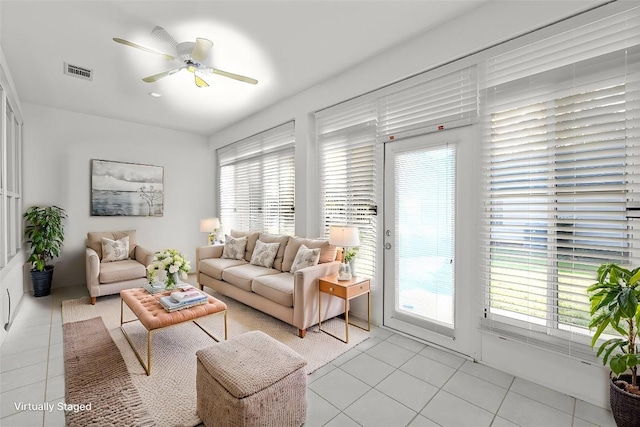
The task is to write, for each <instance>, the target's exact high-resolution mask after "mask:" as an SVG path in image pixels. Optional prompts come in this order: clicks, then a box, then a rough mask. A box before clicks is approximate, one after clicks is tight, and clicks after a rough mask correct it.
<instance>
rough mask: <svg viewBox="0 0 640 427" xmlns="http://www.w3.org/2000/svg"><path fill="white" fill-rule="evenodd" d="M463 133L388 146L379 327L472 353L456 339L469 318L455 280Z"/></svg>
mask: <svg viewBox="0 0 640 427" xmlns="http://www.w3.org/2000/svg"><path fill="white" fill-rule="evenodd" d="M463 136H464V131H462V130H453V131H445V132H442V133H437V134H430V135H425V136H420V137H416V138H412V139H408V140H402V141H397V142H391V143H387V144H385V209H384V216H385V221H384V222H385V229H384V234H385V235H384V245H385V251H384V278H385V280H384V298H385V299H384V324H385V326H389V327H391V328H393V329H397V330H399V331H401V332H404V333H407V334H409V335H413V336H416V337H418V338H422V339H425V340H427V341H431V342H434V343H436V344H439V345H442V346H445V347H447V348H450V349H452V350H455V351H459V352H463V353H465V354H469V353H468V350H467V345H466V344H464V343H458V342H456V338H457V337H458V336H459V335H460V334H459V332H460V330H461V329H465V332H468V331H466V330H467V329H468V328H466V327H465V325H467V322H466V319H468V318H469V317H468V313H466V314H462V315H459V313H458V310H459V309H460V307H461V304H458V303H457V302H458V300H459V298H458V286H457V282H456V277H457V275H456V269H457V267H458V263H459V261H458V259H457V258H456V252H457V250H456V242H457V240H458V239H457V238H456V223H457V218H456V212H457V203H456V195H457V181H458V175H459V171H458V162H457V159H458V154H457V151H458V147H459V145H460V142H461V138H462V137H463ZM467 300H468V301H469V302H470V301H471V299H470V298H469V297H467ZM459 321H462V325H458V322H459ZM463 335H464V334H463Z"/></svg>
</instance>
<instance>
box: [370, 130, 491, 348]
mask: <svg viewBox="0 0 640 427" xmlns="http://www.w3.org/2000/svg"><path fill="white" fill-rule="evenodd" d="M474 132H477V130H476V129H475V127H474V126H465V127H461V128H458V129H452V130H445V131H440V132H436V133H430V134H426V135H419V136H415V137H411V138H407V139H404V140H399V141H393V142H388V143H385V149H384V170H383V176H384V186H383V196H382V199H383V206H384V209H383V211H384V218H383V219H384V220H383V221H382V223H383V224H382V239H381V246H382V247H384V245H385V244H386V243H389V242H388V240H389V237H388V236H387V235H386V232H387V230H393V227H392V226H393V222H394V220H395V218H394V205H393V202H395V200H387V199H388V197H387V194H388V193H389V187H388V186H390V185H393V184H394V180H393V168H392V167H389V166H388V165H389V164H390V162H391V161H393V151H394V150H397V151H410V150H415V149H420V148H428V147H434V146H438V145H444V144H447V143H454V144H455V145H456V187H455V209H456V215H455V225H454V227H455V228H454V230H455V243H454V266H455V269H454V283H455V287H456V288H455V303H454V304H455V305H454V307H455V308H454V316H455V317H454V324H455V326H454V337H449V336H446V335H443V334H439V333H437V332H434V331H432V330H429V329H425V328H422V327H420V326H417V325H415V324H412V323H409V322H406V321H403V320H400V319H398V318H394V317H393V311H394V305H395V289H394V287H395V277H393V276H394V273H395V271H394V270H395V268H394V262H395V258H394V252H393V251H392V250H385V249H382V252H383V255H382V260H383V263H382V264H383V269H382V270H383V272H382V277H383V291H382V294H383V295H382V299H383V315H382V320H383V325H384V326H385V327H387V328H390V329H393V330H395V331H398V332H400V333H402V334H406V335H409V336H412V337H415V338H417V339H419V340H422V341H426V342H428V343H431V344H435V345H437V346H440V347H444V348H446V349H448V350H451V351H454V352H457V353H461V354H463V355H466V356H469V357H472V358H476V355H477V354H479V348H480V334H479V331H478V329H477V323H478V322H477V319H478V315H479V313H478V311H477V310H478V308H479V307H480V306H481V305H482V304H481V303H480V302H478V301H481V299H480V296H481V290H479V289H478V286H477V285H476V282H475V276H476V271H477V270H476V265H475V262H476V261H475V260H476V259H477V256H476V253H477V250H476V249H477V237H476V234H475V233H476V231H475V230H476V224H477V221H478V218H479V215H480V213H481V210H480V208H479V200H480V199H479V190H480V187H479V185H480V184H479V182H478V180H477V179H476V178H475V177H476V176H477V174H476V170H477V167H478V166H477V164H478V159H477V157H478V156H479V154H480V149H479V147H477V145H478V141H479V139H478V138H477V137H475V136H476V135H475V133H474ZM392 233H393V231H392Z"/></svg>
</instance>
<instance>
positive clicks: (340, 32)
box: [0, 0, 484, 135]
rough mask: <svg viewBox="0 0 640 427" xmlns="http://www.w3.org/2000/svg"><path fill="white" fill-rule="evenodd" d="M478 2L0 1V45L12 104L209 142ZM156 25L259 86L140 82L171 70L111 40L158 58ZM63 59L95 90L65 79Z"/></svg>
mask: <svg viewBox="0 0 640 427" xmlns="http://www.w3.org/2000/svg"><path fill="white" fill-rule="evenodd" d="M482 1H484V0H473V1H453V0H440V1H438V0H413V1H346V0H343V1H306V0H298V1H291V0H289V1H268V0H262V1H237V0H236V1H187V0H178V1H131V0H129V1H77V0H76V1H52V0H48V1H31V0H19V1H11V0H0V44H1V46H2V50H3V51H4V54H5V57H6V59H7V63H8V64H9V70H10V73H11V75H12V77H13V81H14V83H15V86H16V91H17V93H18V97H19V98H20V101H21V102H24V103H32V104H38V105H44V106H48V107H54V108H60V109H64V110H69V111H75V112H81V113H87V114H93V115H98V116H103V117H110V118H115V119H120V120H127V121H132V122H137V123H144V124H149V125H153V126H160V127H166V128H171V129H176V130H183V131H188V132H192V133H196V134H201V135H211V134H213V133H215V132H217V131H219V130H221V129H223V128H225V127H227V126H229V125H231V124H232V123H235V122H237V121H239V120H241V119H243V118H245V117H248V116H250V115H252V114H255V113H256V112H258V111H260V110H262V109H264V108H266V107H268V106H270V105H272V104H274V103H276V102H278V101H280V100H283V99H285V98H287V97H290V96H292V95H293V94H295V93H298V92H300V91H302V90H304V89H306V88H308V87H310V86H313V85H314V84H316V83H318V82H320V81H323V80H326V79H328V78H330V77H331V76H333V75H336V74H339V73H341V72H342V71H344V70H346V69H348V68H350V67H352V66H353V65H355V64H357V63H359V62H361V61H363V60H365V59H367V58H369V57H371V56H373V55H376V54H377V53H380V52H381V51H383V50H386V49H389V48H391V47H392V46H394V45H397V44H399V43H402V42H403V41H404V40H407V39H408V38H411V37H413V36H415V35H417V34H419V33H421V32H424V31H426V30H428V29H429V28H431V27H433V26H437V25H440V24H442V23H444V22H446V21H447V20H449V19H451V18H453V17H455V16H457V15H459V14H462V13H464V12H466V11H468V10H470V9H471V8H474V7H476V6H477V5H478V4H480V3H481V2H482ZM155 25H160V26H162V27H164V28H165V29H166V30H167V32H169V33H170V34H171V35H172V36H173V37H174V38H175V39H176V40H177V41H178V42H182V41H195V38H196V37H203V38H208V39H209V40H211V41H213V43H214V46H213V49H212V51H211V54H210V56H209V58H208V60H207V63H208V65H211V66H213V67H216V68H219V69H222V70H225V71H230V72H233V73H238V74H243V75H247V76H250V77H254V78H256V79H258V81H259V82H258V84H257V85H255V86H254V85H250V84H246V83H242V82H238V81H235V80H231V79H228V78H224V77H220V76H214V77H211V78H209V79H208V81H209V84H210V86H209V87H208V88H197V87H196V86H195V84H194V82H193V75H192V74H190V73H188V72H186V71H183V72H181V73H179V74H176V75H173V76H169V77H167V78H165V79H163V80H161V81H158V82H156V83H145V82H143V81H142V80H141V79H142V78H143V77H146V76H149V75H153V74H157V73H159V72H162V71H165V70H169V69H172V68H175V66H176V65H177V63H176V62H172V61H167V60H165V59H163V58H162V57H160V56H158V55H154V54H151V53H147V52H144V51H141V50H138V49H134V48H131V47H128V46H124V45H121V44H117V43H115V42H113V41H112V38H113V37H119V38H123V39H126V40H129V41H133V42H136V43H139V44H143V45H147V46H150V47H154V48H156V49H158V50H163V51H167V50H168V48H166V46H165V45H164V44H163V43H162V42H161V41H160V40H158V39H156V38H154V37H152V36H151V30H152V29H153V27H154V26H155ZM64 62H68V63H71V64H74V65H78V66H81V67H85V68H89V69H92V70H93V71H94V78H93V81H90V82H89V81H84V80H79V79H77V78H73V77H69V76H67V75H64V74H63V63H64ZM372 72H375V70H372ZM149 92H157V93H160V94H162V97H160V98H153V97H151V96H149V95H148V93H149Z"/></svg>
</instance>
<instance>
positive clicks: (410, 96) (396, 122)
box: [378, 65, 478, 142]
mask: <svg viewBox="0 0 640 427" xmlns="http://www.w3.org/2000/svg"><path fill="white" fill-rule="evenodd" d="M477 74H478V73H477V66H475V65H474V66H471V67H467V68H464V69H461V70H456V71H453V72H450V73H447V74H445V75H443V76H440V77H436V78H429V79H428V80H427V79H426V76H430V74H423V75H420V76H417V77H414V78H412V79H410V80H408V81H406V82H404V83H403V86H406V85H407V84H408V83H411V86H409V87H407V88H404V89H402V90H396V91H391V93H389V94H387V95H385V96H383V97H381V98H380V107H379V108H380V119H379V123H378V135H379V138H380V141H382V142H385V141H391V140H398V139H401V138H407V137H411V136H415V135H420V134H425V133H429V132H435V131H438V130H444V129H449V128H454V127H458V126H463V125H468V124H471V123H472V122H473V121H474V119H476V118H477V117H478V85H477V83H478V80H477ZM390 89H393V86H391V87H390Z"/></svg>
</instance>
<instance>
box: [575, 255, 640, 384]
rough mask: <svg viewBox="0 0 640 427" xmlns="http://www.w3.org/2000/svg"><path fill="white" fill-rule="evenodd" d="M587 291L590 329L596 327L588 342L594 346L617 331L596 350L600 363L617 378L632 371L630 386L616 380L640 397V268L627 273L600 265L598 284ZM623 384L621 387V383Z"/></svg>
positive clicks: (606, 265) (616, 267)
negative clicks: (608, 368) (638, 345)
mask: <svg viewBox="0 0 640 427" xmlns="http://www.w3.org/2000/svg"><path fill="white" fill-rule="evenodd" d="M587 292H588V294H589V301H590V302H591V322H590V323H589V328H596V332H595V334H594V335H593V339H592V340H591V347H595V345H596V343H597V341H598V338H599V337H600V336H601V335H602V334H603V333H610V332H613V331H615V332H617V333H618V334H619V335H620V337H617V338H611V339H608V340H606V341H605V342H603V343H602V344H601V345H600V347H599V348H598V353H597V354H598V356H601V357H602V363H603V364H605V365H606V364H607V362H608V363H609V367H610V368H611V371H613V373H614V374H616V375H617V376H620V374H622V373H624V372H626V371H627V370H629V371H631V384H628V383H626V382H624V381H618V382H617V383H616V384H617V385H623V386H624V387H625V390H626V391H628V392H630V393H634V394H639V395H640V392H639V391H638V365H639V364H640V357H639V355H638V348H637V346H636V342H637V341H636V340H637V338H638V324H640V305H639V304H638V301H639V300H640V267H638V268H636V269H634V270H627V269H626V268H623V267H620V266H619V265H616V264H603V265H601V266H600V268H598V282H597V283H594V284H593V285H591V286H590V287H589V288H588V289H587ZM620 383H622V384H620Z"/></svg>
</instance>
